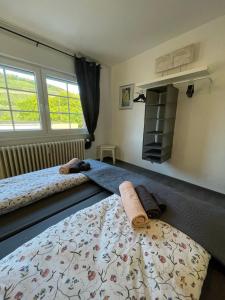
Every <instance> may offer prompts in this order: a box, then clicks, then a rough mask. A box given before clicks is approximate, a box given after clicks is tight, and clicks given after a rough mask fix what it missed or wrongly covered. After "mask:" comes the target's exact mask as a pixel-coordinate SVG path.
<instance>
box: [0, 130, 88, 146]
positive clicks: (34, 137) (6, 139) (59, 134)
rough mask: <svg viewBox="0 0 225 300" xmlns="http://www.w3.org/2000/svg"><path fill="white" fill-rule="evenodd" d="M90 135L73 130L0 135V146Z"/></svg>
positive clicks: (83, 131) (20, 132)
mask: <svg viewBox="0 0 225 300" xmlns="http://www.w3.org/2000/svg"><path fill="white" fill-rule="evenodd" d="M87 134H88V132H87V129H76V130H71V131H69V132H68V130H56V131H54V130H51V131H49V132H43V131H42V130H38V131H30V132H27V131H26V132H22V131H18V132H16V133H11V132H8V133H4V134H2V133H0V146H3V145H7V144H11V145H12V144H23V143H36V142H42V141H43V142H46V141H55V140H59V139H63V140H64V139H68V138H73V139H74V138H78V137H79V138H84V137H85V136H86V135H87Z"/></svg>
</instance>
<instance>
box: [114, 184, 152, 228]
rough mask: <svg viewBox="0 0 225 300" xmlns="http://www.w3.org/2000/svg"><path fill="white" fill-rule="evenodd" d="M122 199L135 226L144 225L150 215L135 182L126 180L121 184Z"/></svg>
mask: <svg viewBox="0 0 225 300" xmlns="http://www.w3.org/2000/svg"><path fill="white" fill-rule="evenodd" d="M119 190H120V195H121V200H122V203H123V207H124V210H125V212H126V214H127V217H128V219H129V220H130V223H131V224H132V225H133V227H143V226H145V225H146V224H147V222H148V216H147V214H146V213H145V211H144V209H143V207H142V205H141V203H140V201H139V199H138V196H137V194H136V192H135V189H134V187H133V184H132V183H131V182H130V181H124V182H123V183H121V184H120V186H119Z"/></svg>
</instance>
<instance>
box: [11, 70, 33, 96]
mask: <svg viewBox="0 0 225 300" xmlns="http://www.w3.org/2000/svg"><path fill="white" fill-rule="evenodd" d="M6 79H7V85H8V88H12V89H18V90H23V91H33V92H36V85H35V77H34V74H33V73H31V72H24V71H21V72H20V71H15V70H13V69H6Z"/></svg>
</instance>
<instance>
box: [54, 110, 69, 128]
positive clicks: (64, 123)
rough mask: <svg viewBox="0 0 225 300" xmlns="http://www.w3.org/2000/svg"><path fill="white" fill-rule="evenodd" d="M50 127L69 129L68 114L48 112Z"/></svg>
mask: <svg viewBox="0 0 225 300" xmlns="http://www.w3.org/2000/svg"><path fill="white" fill-rule="evenodd" d="M50 117H51V128H52V129H70V124H69V115H68V114H54V113H51V114H50Z"/></svg>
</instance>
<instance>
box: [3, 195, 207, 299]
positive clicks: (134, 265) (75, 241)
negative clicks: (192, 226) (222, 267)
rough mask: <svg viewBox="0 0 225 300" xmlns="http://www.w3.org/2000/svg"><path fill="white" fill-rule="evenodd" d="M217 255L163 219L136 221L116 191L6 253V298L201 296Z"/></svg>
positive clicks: (173, 297)
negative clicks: (143, 224) (135, 225)
mask: <svg viewBox="0 0 225 300" xmlns="http://www.w3.org/2000/svg"><path fill="white" fill-rule="evenodd" d="M209 259H210V255H209V254H208V253H207V252H206V251H205V250H204V249H203V248H202V247H201V246H200V245H198V244H197V243H196V242H194V241H193V240H191V239H190V238H189V237H188V236H187V235H185V234H184V233H182V232H180V231H179V230H177V229H175V228H173V227H171V226H170V225H168V224H166V223H164V222H161V221H159V220H150V221H149V225H148V227H147V228H144V229H138V230H134V229H132V228H131V226H130V224H129V222H128V219H127V216H126V214H125V212H124V209H123V207H122V204H121V200H120V197H119V196H116V195H112V196H110V197H108V198H106V199H104V200H103V201H101V202H99V203H97V204H95V205H93V206H91V207H89V208H86V209H84V210H82V211H80V212H78V213H76V214H74V215H71V216H70V217H68V218H66V219H65V220H63V221H61V222H60V223H58V224H56V225H54V226H52V227H50V228H49V229H47V230H46V231H44V232H43V233H41V234H40V235H38V236H37V237H35V238H34V239H32V240H31V241H29V242H27V243H26V244H24V245H23V246H21V247H20V248H18V249H17V250H16V251H14V252H13V253H12V254H10V255H8V256H7V257H6V258H4V259H2V260H1V261H0V299H7V300H10V299H16V300H22V299H26V300H28V299H29V300H31V299H34V300H40V299H44V300H46V299H48V300H50V299H52V300H53V299H60V300H64V299H71V300H73V299H97V300H98V299H103V300H109V299H116V300H117V299H132V300H135V299H140V300H144V299H146V300H150V299H154V300H156V299H159V300H161V299H167V300H169V299H191V300H193V299H199V296H200V292H201V287H202V284H203V281H204V278H205V276H206V273H207V266H208V262H209Z"/></svg>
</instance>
